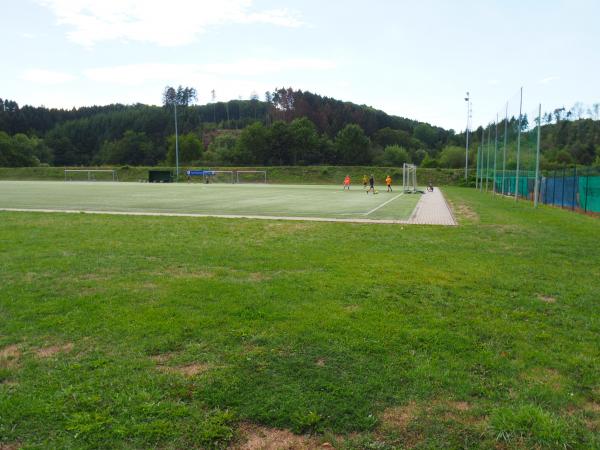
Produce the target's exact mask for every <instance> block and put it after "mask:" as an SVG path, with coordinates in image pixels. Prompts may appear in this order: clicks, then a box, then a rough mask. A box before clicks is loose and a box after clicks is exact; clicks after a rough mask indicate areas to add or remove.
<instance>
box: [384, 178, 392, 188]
mask: <svg viewBox="0 0 600 450" xmlns="http://www.w3.org/2000/svg"><path fill="white" fill-rule="evenodd" d="M385 184H386V185H387V191H388V192H392V177H390V176H389V175H388V176H387V177H385Z"/></svg>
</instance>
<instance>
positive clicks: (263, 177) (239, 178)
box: [235, 170, 267, 184]
mask: <svg viewBox="0 0 600 450" xmlns="http://www.w3.org/2000/svg"><path fill="white" fill-rule="evenodd" d="M235 176H236V183H265V184H266V183H267V171H266V170H238V171H237V172H236V174H235Z"/></svg>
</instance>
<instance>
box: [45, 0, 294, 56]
mask: <svg viewBox="0 0 600 450" xmlns="http://www.w3.org/2000/svg"><path fill="white" fill-rule="evenodd" d="M38 2H39V3H40V4H42V5H44V6H46V7H48V8H50V10H52V12H53V13H54V14H55V16H56V17H57V20H58V23H59V24H61V25H66V26H68V27H70V28H71V30H70V31H69V32H68V33H67V35H68V37H69V39H70V40H72V41H73V42H75V43H77V44H80V45H83V46H88V47H89V46H92V45H94V44H95V43H97V42H102V41H109V40H115V39H117V40H130V41H138V42H149V43H153V44H159V45H163V46H178V45H184V44H189V43H191V42H193V41H194V40H195V39H196V37H197V36H198V35H199V34H201V33H203V32H205V31H206V29H207V28H209V27H211V26H216V25H221V24H226V23H262V24H271V25H277V26H282V27H298V26H301V25H302V22H301V20H300V19H299V18H298V17H297V15H296V14H294V13H293V12H291V11H289V10H288V9H274V10H266V11H255V10H253V8H252V3H253V0H169V1H165V0H102V1H99V0H38Z"/></svg>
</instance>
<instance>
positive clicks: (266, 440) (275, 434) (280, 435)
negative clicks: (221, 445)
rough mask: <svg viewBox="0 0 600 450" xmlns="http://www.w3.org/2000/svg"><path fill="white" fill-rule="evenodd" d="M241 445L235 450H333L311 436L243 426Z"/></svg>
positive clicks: (235, 447)
mask: <svg viewBox="0 0 600 450" xmlns="http://www.w3.org/2000/svg"><path fill="white" fill-rule="evenodd" d="M239 431H240V435H241V439H240V441H241V443H239V444H236V445H233V446H232V447H231V449H235V450H282V449H285V450H312V449H322V448H333V447H332V446H331V444H329V446H323V444H320V443H319V442H318V441H317V440H316V439H315V438H313V437H310V436H298V435H295V434H294V433H292V432H291V431H288V430H280V429H277V428H267V427H261V426H258V425H253V424H242V426H241V427H240V429H239Z"/></svg>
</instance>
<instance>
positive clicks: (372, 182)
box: [367, 174, 375, 195]
mask: <svg viewBox="0 0 600 450" xmlns="http://www.w3.org/2000/svg"><path fill="white" fill-rule="evenodd" d="M369 191H373V194H375V176H374V175H373V174H371V176H370V177H369V189H367V195H369Z"/></svg>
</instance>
